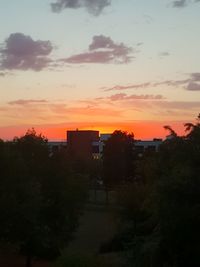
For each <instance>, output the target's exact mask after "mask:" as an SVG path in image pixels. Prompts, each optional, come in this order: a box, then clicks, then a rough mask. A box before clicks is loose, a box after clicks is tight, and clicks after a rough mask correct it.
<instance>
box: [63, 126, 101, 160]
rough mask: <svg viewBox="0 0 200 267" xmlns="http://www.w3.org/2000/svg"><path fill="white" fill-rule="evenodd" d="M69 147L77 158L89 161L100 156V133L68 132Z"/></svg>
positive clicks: (86, 131)
mask: <svg viewBox="0 0 200 267" xmlns="http://www.w3.org/2000/svg"><path fill="white" fill-rule="evenodd" d="M67 146H68V151H69V153H70V154H71V155H72V156H74V157H75V158H78V159H84V160H89V159H91V158H93V155H94V154H99V131H92V130H75V131H67Z"/></svg>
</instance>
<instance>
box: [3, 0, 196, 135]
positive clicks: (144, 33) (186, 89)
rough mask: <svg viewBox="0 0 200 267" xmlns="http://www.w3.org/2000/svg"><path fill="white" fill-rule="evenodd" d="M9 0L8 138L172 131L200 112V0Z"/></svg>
mask: <svg viewBox="0 0 200 267" xmlns="http://www.w3.org/2000/svg"><path fill="white" fill-rule="evenodd" d="M0 4H1V6H0V25H1V26H0V29H1V30H0V138H2V139H5V140H7V139H12V138H13V137H14V136H16V135H17V136H19V135H22V134H23V133H25V131H26V130H27V129H28V128H31V127H34V128H35V129H36V131H37V132H38V131H39V132H42V133H43V134H44V135H46V136H47V137H48V138H49V139H50V140H61V139H64V138H65V136H66V130H67V129H76V128H79V129H93V130H100V131H101V132H112V131H113V130H115V129H122V130H127V131H129V132H133V133H134V134H135V137H136V138H142V139H148V138H153V137H164V136H165V135H167V133H166V132H165V130H164V129H163V127H162V126H163V125H171V126H172V127H174V128H175V129H176V130H177V131H178V132H179V133H182V132H181V130H182V129H183V127H182V125H183V123H184V122H190V121H194V119H195V118H196V117H197V115H198V113H199V112H200V53H199V49H200V30H199V25H200V0H176V1H173V0H12V1H11V0H0Z"/></svg>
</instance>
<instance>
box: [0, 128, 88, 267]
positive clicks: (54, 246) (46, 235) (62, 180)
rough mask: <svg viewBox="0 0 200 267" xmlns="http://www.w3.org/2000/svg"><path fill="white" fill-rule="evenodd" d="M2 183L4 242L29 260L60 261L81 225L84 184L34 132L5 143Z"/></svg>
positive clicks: (1, 233)
mask: <svg viewBox="0 0 200 267" xmlns="http://www.w3.org/2000/svg"><path fill="white" fill-rule="evenodd" d="M4 146H5V149H4V153H3V155H0V156H1V157H3V160H2V163H1V169H2V175H1V179H0V213H1V221H0V240H1V242H4V243H5V242H9V243H11V244H15V245H16V247H18V248H19V250H20V251H21V252H22V253H24V254H25V255H26V256H27V266H30V262H31V258H33V257H35V256H42V257H44V256H45V257H49V258H51V257H55V256H57V255H58V254H59V251H60V249H61V248H62V247H63V246H64V245H66V243H67V242H68V241H69V239H70V238H71V235H72V232H73V231H74V229H75V228H76V226H77V222H78V216H79V213H80V203H81V202H82V201H83V199H84V197H85V188H84V184H83V179H80V178H81V177H80V175H79V176H77V175H76V174H75V173H72V172H70V170H69V166H67V164H66V166H65V164H64V161H62V160H61V158H62V157H61V155H59V153H58V154H56V155H51V157H50V153H49V149H48V145H47V139H46V138H45V137H43V136H42V135H40V134H39V135H37V134H36V132H35V130H34V129H32V130H29V131H27V133H26V134H25V135H24V136H22V137H20V138H15V139H14V140H13V142H10V143H6V144H4Z"/></svg>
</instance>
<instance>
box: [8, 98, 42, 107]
mask: <svg viewBox="0 0 200 267" xmlns="http://www.w3.org/2000/svg"><path fill="white" fill-rule="evenodd" d="M46 102H47V101H46V100H44V99H41V100H35V99H26V100H25V99H18V100H15V101H10V102H8V104H9V105H20V106H25V105H28V104H41V103H46Z"/></svg>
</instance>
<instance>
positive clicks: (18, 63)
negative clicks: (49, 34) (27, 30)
mask: <svg viewBox="0 0 200 267" xmlns="http://www.w3.org/2000/svg"><path fill="white" fill-rule="evenodd" d="M52 50H53V46H52V44H51V42H50V41H41V40H37V41H34V40H33V39H32V38H31V37H30V36H28V35H24V34H23V33H12V34H10V36H9V37H8V38H7V39H6V40H5V42H4V44H3V47H1V48H0V69H2V70H6V69H7V70H29V69H31V70H34V71H40V70H42V69H44V68H46V67H48V66H49V64H50V62H51V59H50V58H49V57H48V56H49V55H50V53H51V52H52Z"/></svg>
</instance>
